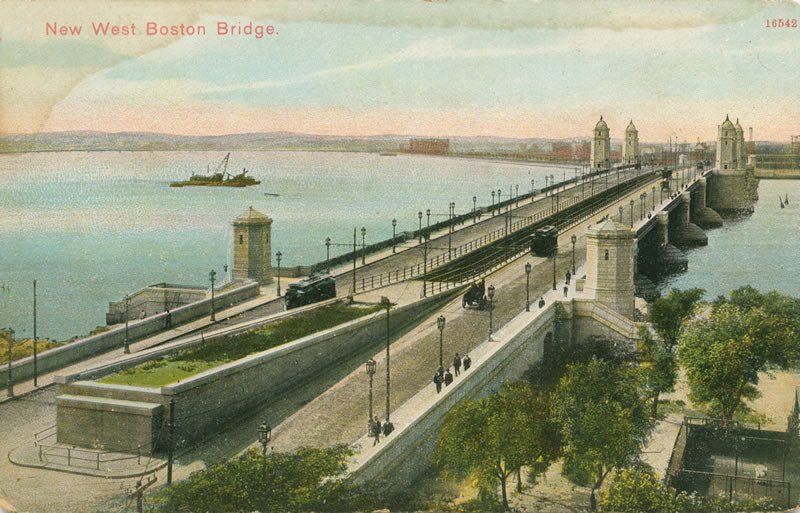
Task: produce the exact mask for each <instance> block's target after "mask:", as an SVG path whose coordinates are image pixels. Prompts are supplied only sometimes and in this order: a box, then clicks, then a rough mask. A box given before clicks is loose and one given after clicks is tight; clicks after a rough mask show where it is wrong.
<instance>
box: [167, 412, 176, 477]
mask: <svg viewBox="0 0 800 513" xmlns="http://www.w3.org/2000/svg"><path fill="white" fill-rule="evenodd" d="M167 436H168V437H169V441H168V442H167V485H168V486H169V485H171V484H172V460H173V456H174V448H175V399H174V398H172V397H170V398H169V424H168V425H167Z"/></svg>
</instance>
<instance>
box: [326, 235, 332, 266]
mask: <svg viewBox="0 0 800 513" xmlns="http://www.w3.org/2000/svg"><path fill="white" fill-rule="evenodd" d="M325 269H326V270H327V271H328V274H330V273H331V238H330V237H325Z"/></svg>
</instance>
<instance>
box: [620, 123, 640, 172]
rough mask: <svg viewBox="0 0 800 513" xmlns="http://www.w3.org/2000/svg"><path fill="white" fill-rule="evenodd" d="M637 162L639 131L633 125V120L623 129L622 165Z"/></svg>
mask: <svg viewBox="0 0 800 513" xmlns="http://www.w3.org/2000/svg"><path fill="white" fill-rule="evenodd" d="M637 162H639V131H638V130H636V126H635V125H634V124H633V120H631V122H630V123H629V124H628V128H626V129H625V142H624V144H623V145H622V163H623V164H625V165H631V164H636V163H637Z"/></svg>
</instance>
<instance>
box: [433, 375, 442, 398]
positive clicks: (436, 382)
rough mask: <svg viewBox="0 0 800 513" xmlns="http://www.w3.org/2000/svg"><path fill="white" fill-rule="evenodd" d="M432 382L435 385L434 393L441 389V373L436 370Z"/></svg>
mask: <svg viewBox="0 0 800 513" xmlns="http://www.w3.org/2000/svg"><path fill="white" fill-rule="evenodd" d="M433 384H434V385H436V393H437V394H438V393H439V392H441V391H442V375H441V374H439V373H438V372H437V373H436V374H434V375H433Z"/></svg>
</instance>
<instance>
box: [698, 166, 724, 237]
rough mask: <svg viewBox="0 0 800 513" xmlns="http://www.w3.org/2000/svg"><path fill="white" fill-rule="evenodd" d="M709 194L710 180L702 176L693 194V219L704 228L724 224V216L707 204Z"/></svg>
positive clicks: (717, 226)
mask: <svg viewBox="0 0 800 513" xmlns="http://www.w3.org/2000/svg"><path fill="white" fill-rule="evenodd" d="M707 195H708V181H707V179H706V178H700V179H699V180H698V181H697V190H696V191H695V192H694V193H693V194H692V204H691V206H692V212H691V219H692V220H693V221H694V222H695V224H696V225H697V226H699V227H700V228H702V229H704V230H708V229H710V228H719V227H720V226H722V216H720V215H719V214H718V213H717V212H715V211H714V209H711V208H708V207H707V206H706V202H707Z"/></svg>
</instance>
